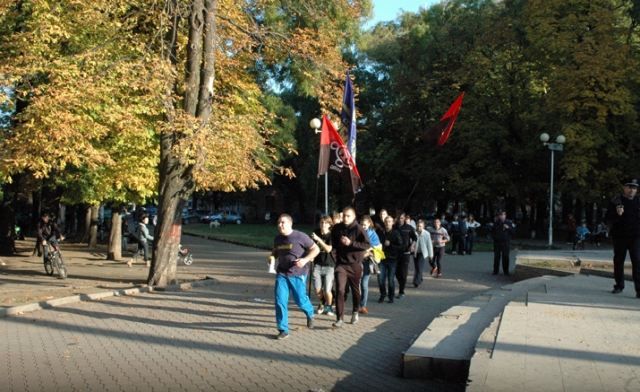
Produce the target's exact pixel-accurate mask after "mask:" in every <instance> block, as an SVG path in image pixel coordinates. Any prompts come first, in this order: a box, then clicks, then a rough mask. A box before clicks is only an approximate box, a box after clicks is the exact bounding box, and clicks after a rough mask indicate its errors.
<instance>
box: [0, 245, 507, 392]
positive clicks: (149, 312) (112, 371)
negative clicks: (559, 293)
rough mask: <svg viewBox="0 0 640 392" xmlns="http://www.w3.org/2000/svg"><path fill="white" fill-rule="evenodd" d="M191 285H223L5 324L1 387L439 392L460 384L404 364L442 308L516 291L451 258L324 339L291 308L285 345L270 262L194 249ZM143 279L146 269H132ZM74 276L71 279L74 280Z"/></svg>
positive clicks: (483, 259)
mask: <svg viewBox="0 0 640 392" xmlns="http://www.w3.org/2000/svg"><path fill="white" fill-rule="evenodd" d="M185 242H186V243H187V245H188V246H190V247H191V248H192V249H193V252H194V254H195V255H196V256H195V257H196V262H195V263H194V264H193V265H192V266H191V267H190V268H191V269H190V274H194V275H198V274H202V275H204V274H206V275H212V276H214V277H215V278H216V280H217V282H216V284H214V285H211V286H208V287H200V288H196V289H193V290H190V291H184V292H156V293H150V294H141V295H136V296H131V297H112V298H109V299H105V300H101V301H94V302H80V303H76V304H72V305H66V306H62V307H57V308H52V309H47V310H41V311H37V312H33V313H27V314H24V315H21V316H17V317H5V318H2V319H0V385H2V386H3V387H2V390H8V391H53V390H74V391H75V390H77V391H90V390H96V391H125V390H126V391H135V390H140V391H151V390H153V391H165V390H166V391H168V390H185V391H192V390H194V391H197V390H202V391H212V390H216V391H321V390H322V391H329V390H336V391H352V390H371V391H399V390H402V391H429V390H433V391H442V390H463V389H464V386H463V385H451V384H442V383H438V382H430V381H422V380H407V379H403V378H401V377H399V375H400V363H401V353H402V351H404V350H405V349H406V348H407V347H408V346H409V345H410V343H411V341H412V340H413V339H414V338H415V336H417V335H418V334H419V333H421V332H422V331H423V330H424V328H425V327H426V326H427V325H428V324H429V323H430V322H431V320H432V319H433V318H434V317H436V316H437V315H438V314H439V313H441V312H442V311H444V310H445V309H447V308H449V307H451V306H453V305H455V304H457V303H460V302H462V301H464V300H465V299H468V298H470V297H473V296H474V295H478V294H479V293H481V292H482V291H484V290H487V289H489V288H493V287H498V286H501V285H504V284H506V283H508V281H507V280H506V279H505V278H504V277H502V276H499V277H493V276H491V275H490V270H491V268H490V264H491V256H492V255H490V254H488V253H478V254H476V255H472V256H450V255H447V256H446V257H445V260H444V263H445V264H444V270H445V276H444V277H443V278H441V279H432V278H428V279H426V281H425V283H424V284H423V286H421V287H420V288H417V289H414V288H410V289H408V290H407V296H406V297H405V298H404V299H402V300H399V301H396V303H395V304H386V303H385V304H378V303H377V302H376V301H375V300H376V299H377V297H378V290H377V287H376V285H375V284H374V283H375V282H374V280H375V279H372V282H371V290H370V299H371V301H370V302H371V303H370V305H369V309H370V311H371V314H370V315H368V316H364V317H362V318H361V321H360V323H359V324H357V325H346V326H345V327H344V328H343V329H341V330H334V329H332V328H331V322H332V321H333V320H332V319H331V318H329V317H327V316H319V317H318V319H317V322H316V328H315V330H308V329H307V328H306V326H305V317H304V315H303V314H302V313H301V312H300V311H298V310H297V309H295V305H293V304H292V305H291V308H290V309H291V312H290V324H291V325H292V333H291V336H290V337H289V338H288V339H286V340H284V341H276V340H274V339H273V336H274V335H275V333H276V332H277V331H276V329H275V320H274V310H273V276H272V275H269V274H267V273H266V264H265V262H264V260H265V256H266V254H265V252H264V251H259V250H254V249H250V248H244V247H238V246H234V245H229V244H223V243H219V242H214V241H206V240H201V239H197V238H190V239H185ZM134 268H143V267H141V266H140V267H134ZM70 273H71V274H73V270H71V271H70Z"/></svg>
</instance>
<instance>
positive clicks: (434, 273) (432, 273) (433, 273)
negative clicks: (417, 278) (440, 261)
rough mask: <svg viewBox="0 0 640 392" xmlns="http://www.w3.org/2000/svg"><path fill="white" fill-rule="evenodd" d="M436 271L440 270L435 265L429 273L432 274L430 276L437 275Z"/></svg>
mask: <svg viewBox="0 0 640 392" xmlns="http://www.w3.org/2000/svg"><path fill="white" fill-rule="evenodd" d="M438 272H440V271H439V270H438V267H435V268H434V269H433V271H431V275H432V276H437V275H438Z"/></svg>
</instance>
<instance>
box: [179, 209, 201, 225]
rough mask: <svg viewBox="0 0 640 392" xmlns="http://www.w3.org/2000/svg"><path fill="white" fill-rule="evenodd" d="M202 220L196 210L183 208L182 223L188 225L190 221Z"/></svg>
mask: <svg viewBox="0 0 640 392" xmlns="http://www.w3.org/2000/svg"><path fill="white" fill-rule="evenodd" d="M199 220H200V216H198V214H196V213H195V212H194V211H190V210H189V209H187V208H184V209H183V210H182V223H183V224H185V225H188V224H189V223H195V222H198V221H199Z"/></svg>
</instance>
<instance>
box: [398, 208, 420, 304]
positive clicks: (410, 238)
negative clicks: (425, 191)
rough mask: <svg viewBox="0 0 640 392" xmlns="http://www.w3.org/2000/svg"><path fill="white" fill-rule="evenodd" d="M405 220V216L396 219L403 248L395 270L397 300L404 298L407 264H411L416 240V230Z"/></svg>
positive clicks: (407, 271)
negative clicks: (397, 287) (397, 288)
mask: <svg viewBox="0 0 640 392" xmlns="http://www.w3.org/2000/svg"><path fill="white" fill-rule="evenodd" d="M406 218H407V216H406V215H405V214H400V216H399V217H398V231H399V232H400V234H401V235H402V243H403V246H404V249H403V251H402V255H401V256H400V259H399V260H398V266H397V269H396V278H397V279H398V286H399V290H398V291H399V292H398V298H399V299H400V298H402V297H404V288H405V286H406V285H407V275H408V273H409V263H410V262H411V257H412V256H413V252H414V251H415V247H416V241H417V240H418V236H417V234H416V230H415V229H414V228H413V226H411V225H410V224H408V223H407V221H406Z"/></svg>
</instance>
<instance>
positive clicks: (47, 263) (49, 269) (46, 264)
mask: <svg viewBox="0 0 640 392" xmlns="http://www.w3.org/2000/svg"><path fill="white" fill-rule="evenodd" d="M44 272H46V273H47V275H49V276H52V275H53V264H51V257H48V258H47V260H45V262H44Z"/></svg>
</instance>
